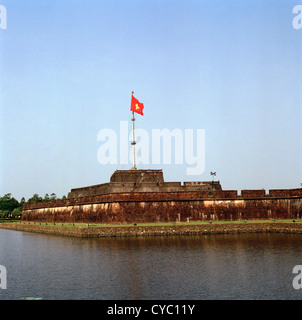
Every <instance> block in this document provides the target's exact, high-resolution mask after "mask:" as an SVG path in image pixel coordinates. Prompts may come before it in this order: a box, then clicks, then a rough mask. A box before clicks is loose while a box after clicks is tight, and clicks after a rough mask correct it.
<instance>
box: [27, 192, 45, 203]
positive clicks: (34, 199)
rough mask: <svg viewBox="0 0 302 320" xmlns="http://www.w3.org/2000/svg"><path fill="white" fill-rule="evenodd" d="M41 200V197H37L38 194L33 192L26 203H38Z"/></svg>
mask: <svg viewBox="0 0 302 320" xmlns="http://www.w3.org/2000/svg"><path fill="white" fill-rule="evenodd" d="M42 201H43V199H42V197H39V195H38V194H37V193H35V194H34V195H33V196H32V197H31V198H29V199H28V201H27V203H38V202H42Z"/></svg>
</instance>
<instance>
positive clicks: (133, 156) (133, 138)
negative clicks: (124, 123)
mask: <svg viewBox="0 0 302 320" xmlns="http://www.w3.org/2000/svg"><path fill="white" fill-rule="evenodd" d="M133 93H134V92H133V91H132V95H133ZM131 121H132V142H131V144H132V168H131V170H136V166H135V144H136V142H135V132H134V121H135V118H134V112H133V111H132V119H131Z"/></svg>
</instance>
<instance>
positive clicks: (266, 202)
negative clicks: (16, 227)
mask: <svg viewBox="0 0 302 320" xmlns="http://www.w3.org/2000/svg"><path fill="white" fill-rule="evenodd" d="M263 191H264V190H243V191H242V192H241V195H237V191H233V190H226V191H213V192H207V191H200V192H197V191H196V192H166V193H165V192H161V193H158V192H154V193H151V192H148V193H119V194H106V195H101V196H90V197H79V198H72V199H66V200H57V201H50V202H42V203H37V204H30V205H25V206H24V208H23V213H22V220H23V221H44V222H72V223H73V222H87V223H88V222H89V223H117V224H118V223H140V222H177V221H185V222H186V221H209V220H213V221H214V220H250V219H288V218H289V219H299V218H301V217H302V189H289V190H270V192H269V194H268V195H265V194H264V193H263Z"/></svg>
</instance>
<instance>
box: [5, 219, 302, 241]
mask: <svg viewBox="0 0 302 320" xmlns="http://www.w3.org/2000/svg"><path fill="white" fill-rule="evenodd" d="M0 228H2V229H10V230H17V231H26V232H36V233H44V234H51V235H61V236H71V237H79V238H101V237H142V236H176V235H202V234H232V233H267V232H271V233H301V234H302V223H301V222H256V223H255V222H246V223H245V222H238V223H235V222H233V223H212V224H210V223H203V224H175V225H161V224H158V225H150V226H148V225H144V226H139V225H136V226H118V225H117V226H113V227H112V226H104V227H103V226H102V227H77V226H64V225H63V226H58V225H39V224H28V223H25V224H24V223H0Z"/></svg>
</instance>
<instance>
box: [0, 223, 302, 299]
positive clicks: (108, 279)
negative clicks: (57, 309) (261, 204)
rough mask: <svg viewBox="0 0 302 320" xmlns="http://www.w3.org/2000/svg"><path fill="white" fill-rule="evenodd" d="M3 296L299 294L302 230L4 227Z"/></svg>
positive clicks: (0, 254)
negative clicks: (177, 232) (98, 232)
mask: <svg viewBox="0 0 302 320" xmlns="http://www.w3.org/2000/svg"><path fill="white" fill-rule="evenodd" d="M0 265H3V266H5V267H6V270H7V289H5V290H4V289H0V299H11V300H12V299H14V300H15V299H24V298H27V297H35V298H43V299H45V300H47V299H64V300H65V299H89V300H90V299H105V300H108V299H114V300H118V299H134V300H137V299H151V300H153V299H159V300H161V299H175V300H176V299H191V300H195V299H198V300H201V299H301V298H302V290H301V289H300V290H296V289H294V288H293V285H292V281H293V278H294V277H295V276H296V275H294V274H293V273H292V270H293V267H294V266H295V265H302V235H286V234H250V235H204V236H188V237H185V236H181V237H150V238H132V239H76V238H68V237H60V236H49V235H39V234H32V233H27V232H20V231H11V230H2V229H0Z"/></svg>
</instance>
